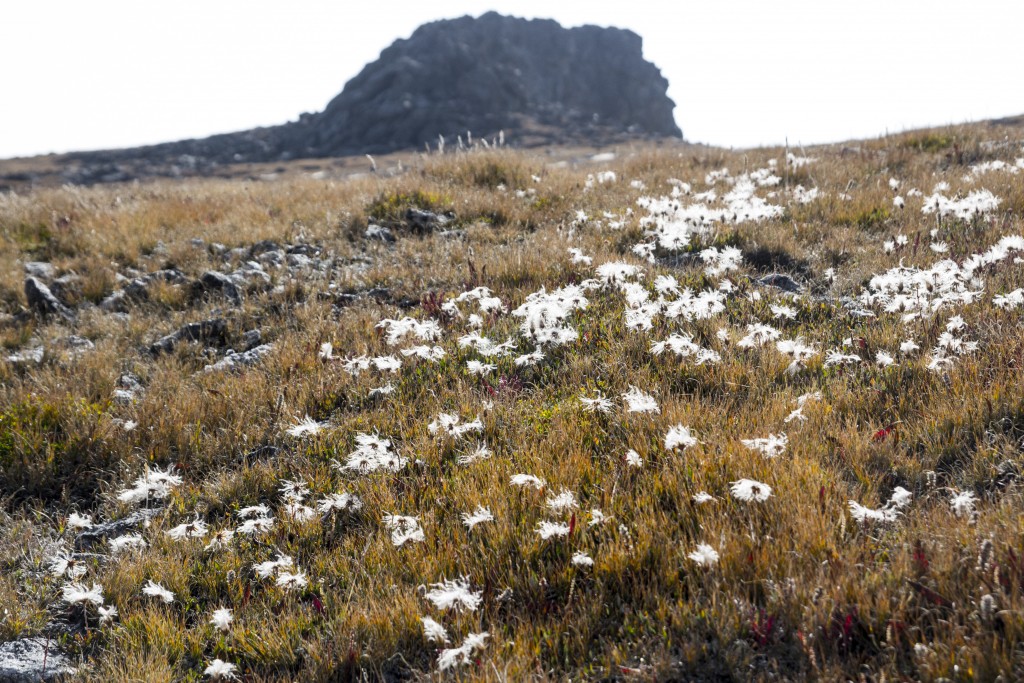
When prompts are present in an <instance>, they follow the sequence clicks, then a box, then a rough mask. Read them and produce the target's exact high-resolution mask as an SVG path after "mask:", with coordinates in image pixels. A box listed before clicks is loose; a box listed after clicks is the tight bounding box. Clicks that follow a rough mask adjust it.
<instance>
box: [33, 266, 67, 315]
mask: <svg viewBox="0 0 1024 683" xmlns="http://www.w3.org/2000/svg"><path fill="white" fill-rule="evenodd" d="M25 298H26V299H28V307H29V308H30V309H32V310H33V311H35V312H36V313H39V314H41V315H44V316H46V315H58V316H60V317H62V318H64V319H65V320H71V319H73V318H74V314H73V313H72V312H71V309H69V308H68V307H67V306H65V305H64V304H62V303H61V302H60V301H59V300H58V299H57V297H55V296H54V295H53V292H51V291H50V288H49V287H47V286H46V285H44V284H43V283H42V282H41V281H40V280H39V279H38V278H35V277H32V276H29V277H27V278H25Z"/></svg>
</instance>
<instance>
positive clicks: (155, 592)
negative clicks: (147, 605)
mask: <svg viewBox="0 0 1024 683" xmlns="http://www.w3.org/2000/svg"><path fill="white" fill-rule="evenodd" d="M142 593H143V595H148V596H150V597H154V598H160V599H161V600H163V601H164V603H165V604H168V605H169V604H171V603H172V602H174V593H172V592H171V591H169V590H167V589H166V588H164V587H163V586H161V585H160V584H159V583H155V582H153V580H152V579H150V580H149V581H147V582H146V585H145V586H143V588H142Z"/></svg>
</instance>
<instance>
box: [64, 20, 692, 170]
mask: <svg viewBox="0 0 1024 683" xmlns="http://www.w3.org/2000/svg"><path fill="white" fill-rule="evenodd" d="M667 90H668V81H667V80H666V79H665V78H664V77H663V76H662V75H661V72H660V70H659V69H658V68H657V67H656V66H655V65H654V64H652V63H650V62H648V61H646V60H645V59H644V57H643V43H642V39H641V37H640V36H639V35H637V34H636V33H634V32H632V31H629V30H626V29H619V28H602V27H598V26H589V25H588V26H579V27H574V28H563V27H562V26H561V25H559V24H558V23H557V22H556V21H554V20H550V19H520V18H515V17H507V16H502V15H500V14H497V13H495V12H489V13H487V14H484V15H482V16H480V17H478V18H473V17H470V16H464V17H460V18H457V19H445V20H440V21H435V22H431V23H428V24H424V25H422V26H420V27H419V28H418V29H416V31H414V32H413V34H412V35H411V36H410V37H409V38H405V39H399V40H396V41H395V42H394V43H392V45H391V46H389V47H387V48H386V49H384V50H383V51H382V52H381V54H380V56H379V57H378V59H376V60H375V61H373V62H371V63H370V64H368V65H366V66H365V67H364V68H363V70H362V71H361V72H360V73H359V74H358V75H357V76H355V77H354V78H352V79H351V80H350V81H349V82H348V83H346V84H345V87H344V89H343V90H342V92H341V93H340V94H339V95H337V96H336V97H335V98H334V99H332V100H331V101H330V102H329V103H328V104H327V106H326V108H325V109H324V110H323V111H322V112H320V113H316V114H303V115H302V116H300V117H299V119H298V120H297V121H293V122H290V123H286V124H283V125H280V126H271V127H265V128H255V129H252V130H246V131H241V132H237V133H226V134H222V135H214V136H211V137H208V138H202V139H195V140H180V141H176V142H168V143H163V144H159V145H151V146H147V147H137V148H130V149H120V150H104V151H95V152H75V153H71V154H68V155H65V157H64V159H65V160H66V161H67V162H69V163H68V170H67V171H66V173H65V175H66V176H67V180H69V181H70V182H77V183H84V184H89V183H96V182H112V181H113V182H116V181H124V180H131V179H134V178H138V177H145V176H181V175H206V174H210V173H212V172H213V171H214V169H216V167H217V166H220V165H225V164H232V163H246V162H254V163H262V162H276V161H286V160H291V159H301V158H326V157H339V156H350V155H358V154H384V153H388V152H394V151H400V150H423V149H424V147H425V146H430V147H431V148H435V149H436V147H437V144H438V140H439V136H444V137H445V139H446V141H447V142H448V143H451V144H453V143H455V141H456V136H457V135H461V136H463V137H465V136H466V134H467V131H468V132H471V133H472V135H473V136H474V137H477V138H481V137H482V138H486V139H491V138H493V137H494V136H497V135H498V134H499V131H503V132H504V134H505V139H506V141H507V142H508V143H509V144H510V145H511V146H515V147H534V146H540V145H552V144H586V145H595V146H598V145H606V144H612V143H616V142H621V141H624V140H628V139H637V138H666V137H675V138H681V137H682V132H681V131H680V129H679V127H678V126H677V125H676V123H675V119H674V118H673V114H672V111H673V109H674V108H675V104H674V103H673V102H672V100H671V99H669V97H668V96H667V94H666V93H667Z"/></svg>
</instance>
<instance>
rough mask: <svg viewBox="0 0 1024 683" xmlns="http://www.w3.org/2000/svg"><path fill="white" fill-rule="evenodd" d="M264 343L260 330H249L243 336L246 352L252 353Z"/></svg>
mask: <svg viewBox="0 0 1024 683" xmlns="http://www.w3.org/2000/svg"><path fill="white" fill-rule="evenodd" d="M262 341H263V333H262V332H260V331H259V330H249V331H248V332H246V333H245V334H243V335H242V343H244V344H245V350H246V351H251V350H252V349H254V348H256V347H257V346H259V345H260V343H261V342H262Z"/></svg>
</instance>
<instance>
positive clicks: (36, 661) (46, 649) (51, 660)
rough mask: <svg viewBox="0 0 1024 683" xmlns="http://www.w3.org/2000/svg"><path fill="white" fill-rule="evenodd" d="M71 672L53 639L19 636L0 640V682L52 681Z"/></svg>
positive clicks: (71, 668) (67, 662) (28, 682)
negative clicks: (3, 640)
mask: <svg viewBox="0 0 1024 683" xmlns="http://www.w3.org/2000/svg"><path fill="white" fill-rule="evenodd" d="M74 672H75V669H74V668H73V667H72V666H71V664H70V662H69V661H68V658H67V656H66V655H65V654H63V653H62V652H60V650H58V649H57V643H56V642H55V641H52V640H47V639H46V638H22V639H20V640H12V641H10V642H6V643H0V683H38V682H39V681H53V680H56V679H58V678H59V677H61V676H65V675H68V674H73V673H74Z"/></svg>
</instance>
